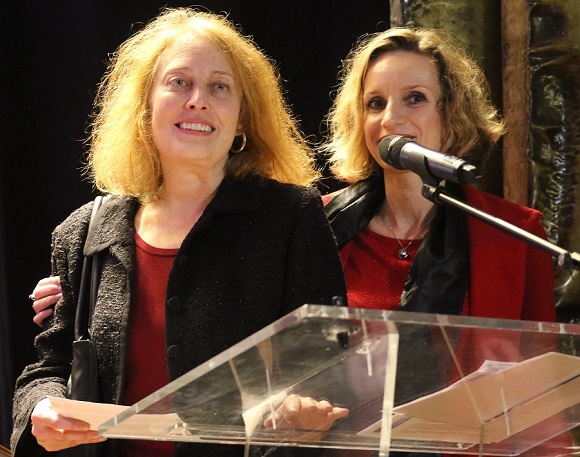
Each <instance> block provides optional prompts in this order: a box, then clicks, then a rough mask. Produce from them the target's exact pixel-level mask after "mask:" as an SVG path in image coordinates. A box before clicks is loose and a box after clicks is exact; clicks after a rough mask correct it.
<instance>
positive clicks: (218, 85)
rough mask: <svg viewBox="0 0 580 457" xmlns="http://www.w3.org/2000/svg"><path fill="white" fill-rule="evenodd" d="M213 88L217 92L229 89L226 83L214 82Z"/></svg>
mask: <svg viewBox="0 0 580 457" xmlns="http://www.w3.org/2000/svg"><path fill="white" fill-rule="evenodd" d="M214 88H215V90H216V91H217V92H225V91H226V90H228V89H229V86H228V85H227V84H226V83H216V84H215V85H214Z"/></svg>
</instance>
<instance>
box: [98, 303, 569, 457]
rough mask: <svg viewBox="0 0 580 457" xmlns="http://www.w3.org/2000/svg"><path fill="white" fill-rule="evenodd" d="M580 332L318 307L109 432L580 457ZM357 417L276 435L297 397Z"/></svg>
mask: <svg viewBox="0 0 580 457" xmlns="http://www.w3.org/2000/svg"><path fill="white" fill-rule="evenodd" d="M579 348H580V325H572V324H548V323H540V322H529V321H511V320H509V321H508V320H498V319H480V318H469V317H461V316H444V315H435V314H418V313H408V312H388V311H377V310H365V309H355V308H344V307H331V306H318V305H305V306H303V307H301V308H299V309H297V310H296V311H294V312H293V313H291V314H289V315H287V316H285V317H283V318H282V319H280V320H278V321H276V322H274V323H273V324H271V325H270V326H268V327H266V328H264V329H262V330H261V331H259V332H258V333H256V334H254V335H252V336H251V337H249V338H247V339H245V340H243V341H241V342H240V343H238V344H237V345H235V346H233V347H231V348H230V349H228V350H227V351H225V352H223V353H221V354H219V355H218V356H216V357H214V358H213V359H211V360H209V361H208V362H206V363H204V364H203V365H201V366H199V367H197V368H195V369H193V370H192V371H190V372H188V373H187V374H185V375H184V376H182V377H180V378H178V379H176V380H175V381H173V382H171V383H170V384H168V385H167V386H165V387H163V388H162V389H160V390H158V391H157V392H155V393H153V394H152V395H150V396H148V397H146V398H145V399H143V400H142V401H140V402H138V403H137V404H135V405H133V406H131V407H129V408H127V409H126V410H125V411H123V412H122V413H120V414H119V415H117V416H115V417H114V418H112V419H110V420H108V421H107V422H105V423H104V424H102V425H101V426H100V427H99V431H100V432H101V434H102V435H104V436H106V437H110V438H138V439H155V440H158V439H161V440H172V441H191V442H204V443H229V444H231V443H234V444H235V443H237V444H245V445H268V446H304V447H318V448H326V449H330V450H332V449H359V450H378V451H379V452H380V454H383V455H386V454H388V452H389V451H391V450H397V451H419V452H437V453H445V454H453V453H460V454H475V455H477V454H487V455H497V456H517V455H520V454H522V453H524V452H526V451H527V452H528V454H527V455H542V456H546V455H554V456H555V455H559V456H563V455H572V454H574V453H575V452H576V451H577V450H578V449H577V448H575V446H574V443H573V440H572V437H573V433H571V432H570V431H571V430H572V429H573V428H574V427H576V426H577V425H578V424H579V423H580V406H579V405H578V404H579V403H580V358H579V357H575V356H574V355H573V354H574V353H575V352H576V350H578V349H579ZM291 394H296V395H300V396H304V397H312V398H315V399H318V400H322V399H325V400H328V401H329V402H330V403H331V404H332V405H334V406H340V407H343V408H347V409H348V410H349V415H348V416H347V417H346V418H344V419H340V420H339V421H337V422H336V423H335V424H334V425H333V426H332V427H331V428H330V429H329V430H317V429H316V427H312V429H297V428H287V427H282V426H278V424H276V423H274V424H273V426H272V427H269V428H267V427H265V426H264V420H265V419H266V418H267V417H268V416H270V414H272V413H273V412H274V411H276V410H277V408H278V407H279V406H280V405H281V403H282V402H283V401H284V399H285V398H286V397H288V396H289V395H291Z"/></svg>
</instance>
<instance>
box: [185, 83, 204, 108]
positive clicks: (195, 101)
mask: <svg viewBox="0 0 580 457" xmlns="http://www.w3.org/2000/svg"><path fill="white" fill-rule="evenodd" d="M187 108H188V109H192V110H193V109H199V110H207V109H208V104H207V97H206V94H205V92H204V90H203V89H202V88H199V87H194V88H192V89H191V94H190V96H189V99H188V100H187Z"/></svg>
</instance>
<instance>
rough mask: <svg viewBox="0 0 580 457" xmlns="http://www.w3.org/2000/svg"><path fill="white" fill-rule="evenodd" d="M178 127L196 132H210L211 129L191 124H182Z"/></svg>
mask: <svg viewBox="0 0 580 457" xmlns="http://www.w3.org/2000/svg"><path fill="white" fill-rule="evenodd" d="M179 127H180V128H182V129H186V130H198V131H200V132H211V131H212V128H211V127H210V126H209V125H206V124H200V123H193V122H184V123H183V124H179Z"/></svg>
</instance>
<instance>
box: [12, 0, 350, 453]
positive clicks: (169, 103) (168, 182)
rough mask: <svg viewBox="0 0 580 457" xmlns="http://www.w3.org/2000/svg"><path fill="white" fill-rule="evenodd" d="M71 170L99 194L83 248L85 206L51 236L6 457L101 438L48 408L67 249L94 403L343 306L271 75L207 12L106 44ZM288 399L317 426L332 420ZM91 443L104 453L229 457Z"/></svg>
mask: <svg viewBox="0 0 580 457" xmlns="http://www.w3.org/2000/svg"><path fill="white" fill-rule="evenodd" d="M88 169H89V171H90V173H91V175H92V178H93V180H94V183H95V185H96V187H97V188H98V189H100V190H101V191H103V192H105V193H107V194H109V195H110V196H111V197H110V198H107V199H106V200H105V201H104V202H103V204H102V205H101V206H100V208H99V210H98V212H97V214H96V219H95V223H94V230H91V231H90V232H89V235H88V236H87V232H88V224H89V217H90V215H91V211H92V208H93V204H92V203H89V204H86V205H84V206H83V207H81V208H79V209H78V210H76V211H75V212H73V213H72V214H71V215H70V216H69V217H68V218H67V219H66V220H65V221H64V222H63V223H62V224H60V225H59V226H58V227H57V228H56V229H55V231H54V233H53V242H52V263H51V265H52V272H51V273H52V275H53V278H52V279H56V280H57V281H58V280H60V286H61V288H62V292H61V294H60V295H57V296H56V297H55V298H56V299H57V300H58V301H57V302H56V304H55V306H54V310H53V311H52V315H51V316H50V317H49V318H48V319H46V321H45V322H44V331H43V332H42V333H41V334H40V335H39V336H38V338H37V340H36V347H37V350H38V354H39V361H38V362H37V363H35V364H33V365H30V366H28V367H27V368H25V370H24V372H23V373H22V374H21V375H20V377H19V378H18V381H17V388H16V392H15V395H14V408H13V411H14V431H13V435H12V449H13V451H14V453H15V456H17V457H18V456H26V455H37V454H40V453H43V452H44V450H46V451H58V450H61V449H66V448H70V447H73V446H77V445H79V444H88V445H90V446H94V445H95V444H94V443H97V442H100V441H103V439H102V438H101V437H99V436H98V433H97V432H96V431H91V430H89V424H87V423H85V422H83V421H80V420H76V419H72V418H67V417H64V416H62V415H61V414H57V413H56V412H55V410H54V409H53V407H52V404H51V401H50V399H49V398H48V397H50V396H52V397H54V396H56V397H62V396H64V395H65V388H66V384H67V380H68V378H69V376H70V374H71V359H72V353H71V347H72V340H73V334H74V332H73V329H74V322H75V310H76V303H77V296H78V291H79V284H80V281H81V270H82V268H81V265H82V262H83V250H84V252H88V253H91V254H92V255H98V256H99V258H100V260H101V264H102V271H101V275H100V283H99V289H98V293H97V300H96V305H95V310H94V315H93V321H92V326H91V340H92V341H93V343H94V345H95V347H96V352H97V354H96V355H97V359H98V370H99V376H98V377H99V380H100V385H99V398H98V400H99V401H101V402H105V403H120V404H125V405H132V404H134V403H136V402H137V401H139V400H141V399H142V398H144V397H145V396H147V395H149V394H151V393H153V392H154V391H156V390H157V389H159V388H161V387H163V386H165V385H166V384H167V383H168V382H169V381H171V380H174V379H176V378H178V377H179V376H181V375H183V374H185V373H186V372H188V371H190V370H191V369H193V368H195V367H197V366H199V365H200V364H202V363H204V362H206V361H207V360H208V359H210V358H211V357H213V356H215V355H217V354H219V353H220V352H222V351H223V350H224V349H226V348H229V347H231V346H232V345H234V344H235V343H237V342H239V341H241V340H242V339H244V338H246V337H248V336H250V335H251V334H253V333H255V332H257V331H258V330H260V329H262V328H263V327H265V326H267V325H268V324H270V323H272V322H273V321H275V320H277V319H279V318H280V317H282V316H284V315H285V314H287V313H289V312H290V311H292V310H294V309H296V308H297V307H299V306H301V305H303V304H305V303H321V304H330V303H332V302H333V297H335V296H344V295H345V294H346V291H345V285H344V276H343V273H342V268H341V264H340V258H339V255H338V252H337V249H336V243H335V241H334V238H333V236H332V232H331V230H330V227H329V224H328V220H327V219H326V217H325V214H324V211H323V208H322V201H321V198H320V194H319V193H318V192H317V191H316V190H314V189H312V188H311V187H309V186H307V185H309V184H310V183H312V182H313V181H314V180H315V179H316V177H317V171H316V170H315V169H314V168H313V158H312V152H311V151H310V150H309V148H308V147H307V145H306V143H305V141H304V139H303V138H302V136H301V133H300V131H299V129H298V127H297V126H296V123H295V121H294V119H293V118H292V115H291V113H290V111H289V110H288V108H287V106H286V104H285V102H284V100H283V96H282V92H281V89H280V85H279V79H278V76H277V74H276V71H275V68H274V66H273V65H272V63H271V62H270V61H269V59H268V58H267V57H266V56H265V55H264V54H262V52H261V51H260V50H259V49H258V48H257V47H256V45H255V44H254V43H253V42H252V41H251V40H250V39H248V38H246V37H244V36H242V35H241V34H240V33H239V32H238V31H237V30H236V28H235V27H234V26H233V25H232V24H231V23H230V22H229V21H228V20H227V19H226V18H225V17H223V16H220V15H214V14H211V13H207V12H201V11H197V10H193V9H189V8H178V9H169V10H165V11H163V12H162V13H161V14H160V15H159V16H158V17H157V18H155V19H154V20H153V21H152V22H150V23H149V24H147V25H146V26H145V27H144V28H143V29H142V30H140V31H138V32H137V33H136V34H135V35H133V36H132V37H130V38H129V39H128V40H127V41H126V42H125V43H124V44H122V45H121V47H120V48H119V49H118V50H117V52H116V53H115V55H114V57H113V59H112V61H111V63H110V66H109V70H108V71H107V73H106V75H105V77H104V79H103V81H102V84H101V86H100V88H99V92H98V96H97V100H96V115H95V117H94V120H93V125H92V131H91V137H90V155H89V163H88ZM33 298H38V297H35V296H34V294H33ZM208 395H209V396H211V394H209V393H208ZM304 401H307V402H308V408H304V409H305V410H308V411H312V407H313V406H314V410H315V411H314V412H313V414H319V415H320V416H318V415H317V416H316V417H322V418H323V419H324V421H327V422H328V423H332V422H333V421H334V420H335V419H336V418H339V417H343V416H344V415H345V414H346V411H345V410H344V409H342V408H333V407H331V406H330V405H328V403H325V402H313V401H312V400H310V399H308V398H307V399H305V400H304ZM232 406H234V405H232ZM291 407H293V406H292V405H291ZM319 407H320V408H319ZM240 408H241V405H240ZM103 445H104V446H105V447H104V448H102V449H100V451H102V452H101V455H107V456H117V455H119V456H139V457H143V456H154V455H163V456H171V455H176V456H184V455H198V454H199V455H202V454H208V453H209V454H210V455H214V456H223V457H230V456H238V455H240V456H241V455H242V454H243V446H218V447H215V446H214V447H212V448H211V449H208V448H207V447H204V445H202V444H181V445H179V446H176V447H175V448H174V444H173V443H171V442H164V441H140V440H125V441H119V442H118V443H115V445H112V444H111V443H108V442H107V443H104V444H103Z"/></svg>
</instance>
